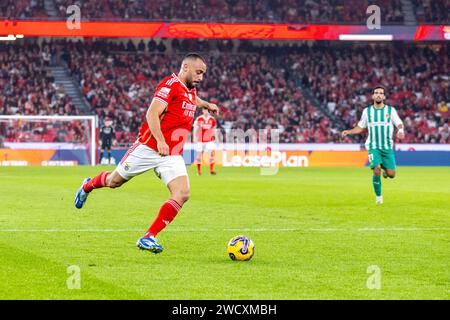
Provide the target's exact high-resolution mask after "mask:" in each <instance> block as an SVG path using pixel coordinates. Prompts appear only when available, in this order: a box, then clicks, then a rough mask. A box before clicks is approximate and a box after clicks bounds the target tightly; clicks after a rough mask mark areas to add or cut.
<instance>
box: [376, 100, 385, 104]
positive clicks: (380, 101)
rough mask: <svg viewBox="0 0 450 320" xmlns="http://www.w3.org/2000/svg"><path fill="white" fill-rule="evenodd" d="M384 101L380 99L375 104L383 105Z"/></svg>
mask: <svg viewBox="0 0 450 320" xmlns="http://www.w3.org/2000/svg"><path fill="white" fill-rule="evenodd" d="M383 101H384V100H383V99H378V100H375V104H382V103H383Z"/></svg>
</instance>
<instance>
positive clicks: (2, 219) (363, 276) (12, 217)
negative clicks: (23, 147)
mask: <svg viewBox="0 0 450 320" xmlns="http://www.w3.org/2000/svg"><path fill="white" fill-rule="evenodd" d="M104 169H105V167H74V168H56V167H55V168H49V167H47V168H44V167H22V168H17V167H16V168H7V167H2V168H0V204H1V207H0V299H164V300H165V299H449V297H450V268H449V267H450V250H449V248H450V169H449V168H418V167H400V168H399V169H398V175H397V177H396V178H395V179H394V180H388V181H387V180H384V179H383V180H382V183H383V195H384V202H385V203H384V205H382V206H376V205H375V196H374V194H373V190H372V184H371V181H372V180H371V173H370V170H369V169H368V168H341V169H338V168H304V169H281V170H280V171H279V172H278V174H276V175H272V176H267V175H260V171H259V169H253V168H252V169H250V168H234V169H232V168H218V173H219V174H218V175H217V176H215V177H212V176H209V175H207V174H206V175H205V174H204V175H203V176H201V177H197V176H196V175H195V171H194V168H189V171H190V178H191V200H190V201H189V202H188V203H187V204H186V205H185V207H184V208H183V210H182V211H181V212H180V213H179V215H178V217H177V218H176V219H175V220H174V222H173V223H172V224H171V225H170V226H168V227H167V228H166V230H164V231H163V232H162V233H160V235H159V237H158V239H159V241H160V242H161V244H162V245H163V246H164V252H162V253H161V254H158V255H154V254H152V253H150V252H146V251H140V250H138V249H137V248H136V247H135V243H136V240H137V239H138V238H139V237H140V236H141V235H142V234H143V233H144V231H145V230H146V229H147V227H148V226H149V224H150V223H151V222H152V221H153V219H154V218H155V216H156V214H157V212H158V210H159V207H160V206H161V204H162V203H163V202H164V201H165V200H166V199H167V196H168V192H167V190H166V188H165V187H164V185H163V184H162V182H161V181H159V180H158V179H157V178H156V177H155V175H154V174H153V172H148V173H146V174H143V175H141V176H138V177H136V178H134V179H133V180H132V181H130V182H129V183H127V184H126V185H124V186H123V187H122V188H119V189H115V190H112V189H101V190H95V191H94V192H93V193H92V194H91V195H90V196H89V199H88V202H87V204H86V206H85V207H84V208H83V209H82V210H77V209H75V207H74V205H73V197H74V194H75V192H76V190H77V188H78V187H79V184H80V183H81V181H82V180H83V179H84V178H85V177H86V176H94V175H95V174H96V173H98V172H100V171H101V170H104ZM110 169H112V168H110ZM205 169H206V168H205ZM239 234H245V235H247V236H249V237H250V238H251V239H252V240H253V241H254V242H255V248H256V250H255V256H254V257H253V259H252V260H251V261H248V262H235V261H232V260H230V259H229V258H228V256H227V254H226V244H227V242H228V240H229V239H230V238H232V237H233V236H235V235H239ZM70 266H75V267H72V268H75V269H77V268H78V270H79V277H78V278H77V272H76V271H74V272H75V273H73V272H71V270H73V269H70V268H69V267H70ZM68 268H69V269H68ZM74 279H75V280H76V279H79V282H76V281H75V280H74ZM77 284H79V289H77ZM74 285H75V287H74V288H73V286H74ZM70 288H73V289H70Z"/></svg>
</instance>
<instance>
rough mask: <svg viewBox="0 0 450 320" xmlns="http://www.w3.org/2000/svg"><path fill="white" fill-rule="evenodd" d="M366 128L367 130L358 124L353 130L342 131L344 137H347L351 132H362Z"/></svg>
mask: <svg viewBox="0 0 450 320" xmlns="http://www.w3.org/2000/svg"><path fill="white" fill-rule="evenodd" d="M364 130H365V129H364V128H361V127H359V126H356V127H354V128H353V129H351V130H344V131H342V137H343V138H344V137H346V136H348V135H351V134H360V133H361V132H363V131H364Z"/></svg>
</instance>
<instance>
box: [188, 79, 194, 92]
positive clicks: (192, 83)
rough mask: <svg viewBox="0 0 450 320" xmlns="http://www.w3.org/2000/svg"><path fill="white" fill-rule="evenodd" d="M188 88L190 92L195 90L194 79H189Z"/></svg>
mask: <svg viewBox="0 0 450 320" xmlns="http://www.w3.org/2000/svg"><path fill="white" fill-rule="evenodd" d="M186 87H188V89H189V90H192V89H194V88H195V84H194V82H193V81H192V78H187V79H186Z"/></svg>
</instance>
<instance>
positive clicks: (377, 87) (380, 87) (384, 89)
mask: <svg viewBox="0 0 450 320" xmlns="http://www.w3.org/2000/svg"><path fill="white" fill-rule="evenodd" d="M377 89H383V93H384V95H386V88H385V87H383V86H380V85H378V86H376V87H375V88H373V89H372V94H375V90H377Z"/></svg>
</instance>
